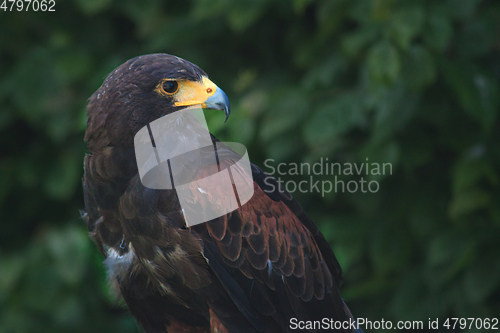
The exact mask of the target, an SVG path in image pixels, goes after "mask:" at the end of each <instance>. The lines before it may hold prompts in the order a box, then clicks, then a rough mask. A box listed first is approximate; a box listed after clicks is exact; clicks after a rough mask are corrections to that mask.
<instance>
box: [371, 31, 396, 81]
mask: <svg viewBox="0 0 500 333" xmlns="http://www.w3.org/2000/svg"><path fill="white" fill-rule="evenodd" d="M367 61H368V67H369V70H370V77H371V78H372V79H373V80H375V81H376V82H378V83H381V84H383V85H390V84H393V83H394V81H395V80H396V78H397V77H398V76H399V71H400V68H401V63H400V59H399V53H398V50H397V49H396V48H395V47H394V46H393V45H392V44H391V43H389V42H387V41H383V42H379V43H378V44H376V45H375V46H373V47H372V48H371V49H370V51H369V54H368V59H367Z"/></svg>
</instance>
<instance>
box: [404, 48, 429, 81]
mask: <svg viewBox="0 0 500 333" xmlns="http://www.w3.org/2000/svg"><path fill="white" fill-rule="evenodd" d="M402 76H403V80H404V82H405V83H406V85H407V86H408V87H409V88H411V89H413V90H420V89H421V88H424V87H426V86H427V85H429V84H430V83H432V82H433V81H434V80H435V78H436V69H435V67H434V61H433V59H432V56H431V54H430V53H429V52H428V51H427V50H426V49H425V48H423V47H421V46H413V47H411V48H410V50H409V52H408V53H407V56H406V57H405V58H404V59H403V68H402Z"/></svg>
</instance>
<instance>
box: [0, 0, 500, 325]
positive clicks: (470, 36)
mask: <svg viewBox="0 0 500 333" xmlns="http://www.w3.org/2000/svg"><path fill="white" fill-rule="evenodd" d="M55 8H56V12H52V13H42V12H33V11H27V12H3V11H0V28H1V30H2V31H3V33H2V34H0V48H1V49H0V59H1V61H0V73H1V76H0V110H1V112H0V151H1V154H0V209H1V216H0V220H1V225H2V233H0V246H1V250H0V267H1V269H0V308H1V309H2V311H0V332H9V333H10V332H135V331H137V328H136V325H135V324H134V322H133V321H132V320H131V318H129V317H128V315H127V314H126V312H125V311H124V310H122V308H121V307H119V306H118V305H116V303H115V301H114V300H113V298H112V297H110V296H109V293H108V291H107V286H106V282H105V278H104V276H105V274H104V268H103V267H102V264H101V261H102V257H101V256H100V254H99V253H98V252H97V249H96V247H95V246H94V245H93V244H91V242H90V240H89V238H88V237H87V236H86V232H85V230H84V226H83V222H82V221H81V220H80V218H79V213H78V210H79V209H81V208H82V207H83V198H82V194H81V193H82V189H81V186H80V179H81V176H82V158H83V155H84V153H85V145H84V143H83V131H84V128H85V104H86V100H87V98H88V97H89V96H90V95H91V94H92V92H93V91H95V90H96V89H97V88H98V86H99V85H100V84H101V82H102V80H103V78H104V77H105V76H106V75H107V74H108V73H109V72H110V71H111V70H112V69H113V68H115V67H116V66H117V65H119V64H121V63H122V62H124V61H125V60H127V59H129V58H131V57H134V56H136V55H139V54H145V53H153V52H167V53H171V54H175V55H178V56H181V57H183V58H186V59H188V60H190V61H192V62H194V63H196V64H198V65H199V66H201V67H202V68H203V69H205V70H206V72H207V73H209V74H210V76H211V79H213V80H214V81H215V82H216V83H217V84H218V85H219V86H221V87H222V88H223V89H224V90H225V91H226V93H227V94H228V95H229V97H230V98H231V102H232V105H233V112H232V115H231V117H230V118H229V121H228V122H227V124H225V125H224V124H223V118H224V116H223V115H219V114H215V113H214V114H212V113H210V114H207V117H208V124H209V127H210V128H211V130H212V131H213V132H214V134H216V135H217V136H218V137H219V138H220V139H222V140H227V141H237V142H241V143H244V144H245V145H247V147H248V149H249V155H250V158H251V160H252V161H253V162H254V163H257V164H260V165H261V166H263V162H264V160H265V159H266V158H272V159H274V160H275V163H274V164H273V165H274V166H276V164H277V163H279V162H295V163H300V162H305V161H308V162H313V163H314V162H317V161H319V160H320V158H322V157H323V158H326V157H328V158H329V161H330V162H339V163H342V164H343V163H364V162H366V161H367V159H368V160H369V161H370V163H371V162H375V163H392V174H386V175H383V176H376V175H370V176H368V177H366V178H367V179H368V180H377V181H378V182H379V184H380V189H379V191H378V192H377V193H361V192H359V191H358V192H356V193H349V192H344V193H342V192H338V193H330V194H328V195H326V196H324V197H322V196H321V194H318V193H306V194H302V193H299V192H296V193H294V196H295V197H297V198H298V200H299V201H300V202H301V203H302V205H303V206H304V207H305V209H306V211H307V212H308V213H309V214H310V215H311V217H312V218H313V219H314V220H315V221H316V222H317V223H318V224H319V225H320V227H321V229H322V230H323V232H324V234H325V236H326V237H327V238H328V240H329V241H331V244H332V246H333V249H334V251H335V253H336V254H337V256H338V259H339V261H340V262H341V264H342V266H343V268H344V273H345V281H346V283H345V285H344V288H343V296H344V297H345V298H346V299H347V302H348V304H349V305H350V307H351V310H352V312H353V313H354V315H355V316H356V317H365V318H369V319H370V320H380V319H381V318H385V319H386V320H387V319H390V320H393V321H396V320H423V321H424V322H427V320H428V318H438V317H440V318H445V317H446V316H449V317H483V318H484V317H494V316H497V317H498V314H499V313H500V243H499V242H498V239H499V236H500V199H499V198H500V193H499V192H500V188H499V178H498V175H499V171H500V148H499V146H498V142H499V141H500V123H499V121H498V112H499V110H500V61H499V59H500V52H499V51H500V50H499V40H498V35H499V33H500V3H498V2H496V1H480V0H446V1H431V0H407V1H394V0H350V1H347V0H296V1H277V0H275V1H273V0H258V1H255V0H252V1H229V0H190V1H167V2H165V1H160V0H149V1H141V2H139V1H132V0H124V1H111V0H92V1H83V0H81V1H75V2H69V1H60V2H59V1H56V7H55ZM266 171H270V170H266ZM281 178H282V179H283V180H285V181H287V180H291V179H296V180H297V179H298V180H302V179H306V180H307V179H309V175H303V176H298V177H295V178H294V177H290V176H286V175H285V176H282V177H281ZM318 179H323V180H330V181H335V180H334V176H330V175H329V176H324V177H320V178H318ZM339 179H342V180H344V181H346V182H347V181H349V180H356V181H359V176H357V175H339Z"/></svg>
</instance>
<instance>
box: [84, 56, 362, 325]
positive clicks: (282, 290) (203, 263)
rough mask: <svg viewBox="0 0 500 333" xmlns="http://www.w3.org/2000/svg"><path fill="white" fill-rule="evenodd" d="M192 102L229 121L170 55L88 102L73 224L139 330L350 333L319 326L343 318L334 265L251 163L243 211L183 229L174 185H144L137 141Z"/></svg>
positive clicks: (219, 100) (125, 74)
mask: <svg viewBox="0 0 500 333" xmlns="http://www.w3.org/2000/svg"><path fill="white" fill-rule="evenodd" d="M190 105H191V106H192V105H200V106H201V107H203V108H208V109H217V110H222V111H224V112H225V113H226V115H227V116H228V115H229V113H230V109H229V101H228V99H227V96H226V95H225V94H224V93H223V91H222V90H220V88H218V87H217V86H216V85H215V84H214V83H212V81H210V80H209V79H208V76H207V74H206V73H205V72H204V71H203V70H202V69H200V68H199V67H198V66H196V65H194V64H192V63H190V62H188V61H186V60H183V59H181V58H178V57H175V56H172V55H168V54H150V55H143V56H139V57H136V58H133V59H130V60H129V61H127V62H125V63H124V64H122V65H121V66H119V67H118V68H116V69H115V70H114V71H113V72H112V73H111V74H109V76H108V77H107V78H106V79H105V81H104V83H103V84H102V86H101V87H100V88H99V89H98V90H97V91H96V92H95V93H94V94H93V95H92V96H91V97H90V99H89V102H88V105H87V117H88V119H87V129H86V133H85V141H86V142H87V147H88V149H89V151H90V153H89V154H88V155H86V156H85V162H84V169H85V172H84V177H83V189H84V198H85V211H84V212H82V216H83V218H84V221H85V223H86V224H87V227H88V230H89V232H90V234H91V237H92V239H93V240H94V242H95V243H96V244H97V246H98V248H99V250H100V251H101V252H102V254H103V255H104V257H105V258H106V259H105V265H106V266H107V268H108V275H109V279H110V281H111V286H112V287H113V288H114V289H115V290H116V292H117V293H118V294H119V296H120V297H122V298H123V299H124V301H125V303H126V305H127V307H128V309H129V310H130V313H131V314H132V315H133V316H134V317H135V319H136V321H137V322H138V323H139V325H140V326H142V328H143V329H144V331H145V332H147V333H160V332H169V333H177V332H178V333H180V332H183V333H202V332H218V333H236V332H237V333H240V332H241V333H251V332H268V333H279V332H315V331H318V332H334V331H335V332H358V331H357V330H356V329H353V328H352V326H348V325H344V326H343V327H344V328H340V329H333V328H332V327H333V325H331V326H328V327H325V326H322V327H320V328H318V326H317V324H318V323H319V322H321V323H322V324H325V322H328V323H330V324H331V323H332V322H339V323H344V322H349V321H352V316H351V314H350V312H349V310H348V308H347V307H346V305H345V304H344V301H343V300H342V298H341V297H340V295H339V286H340V284H341V282H342V277H341V275H342V272H341V268H340V266H339V263H338V262H337V259H336V258H335V255H334V254H333V252H332V250H331V248H330V246H329V244H328V243H327V241H326V240H325V238H324V237H323V235H322V234H321V232H320V231H319V230H318V228H317V226H316V225H315V224H314V222H313V221H312V220H311V219H310V218H309V217H308V216H307V214H306V213H305V212H304V210H303V209H302V207H301V206H300V205H299V203H297V201H295V200H294V199H293V197H292V196H291V195H290V193H288V192H287V191H286V190H285V189H283V187H281V186H280V185H279V183H278V182H277V181H276V179H274V178H273V177H271V176H270V175H267V174H266V173H265V172H263V171H262V170H261V169H260V168H259V167H257V166H256V165H253V164H252V165H251V171H252V176H253V187H254V194H253V197H252V198H251V199H250V200H249V201H248V202H247V203H245V204H244V205H241V206H240V207H239V208H238V209H236V210H235V211H232V212H230V213H229V214H226V215H224V216H221V217H219V218H216V219H213V220H210V221H208V222H206V223H202V224H198V225H194V226H191V227H189V226H187V225H186V221H185V218H184V215H183V212H182V209H181V207H180V205H179V200H178V197H177V194H176V190H175V189H165V190H158V189H151V188H148V187H145V186H144V185H143V184H142V183H141V180H140V178H139V175H138V166H137V163H136V158H135V152H134V135H135V134H136V133H137V132H138V131H139V130H140V129H141V128H143V127H144V126H146V125H147V124H149V123H150V122H152V121H154V120H156V119H159V118H160V117H162V116H165V115H169V114H171V113H173V112H176V111H179V110H182V109H184V108H186V107H188V106H190ZM211 138H212V140H213V141H214V142H217V139H216V138H215V137H213V136H212V137H211ZM183 140H190V138H189V137H188V136H186V135H184V138H183ZM193 140H194V138H193ZM219 153H223V152H219ZM312 324H315V325H316V326H313V325H312Z"/></svg>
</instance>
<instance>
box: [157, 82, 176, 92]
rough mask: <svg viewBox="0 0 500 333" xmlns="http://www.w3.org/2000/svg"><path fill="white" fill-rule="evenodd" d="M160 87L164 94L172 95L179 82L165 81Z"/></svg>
mask: <svg viewBox="0 0 500 333" xmlns="http://www.w3.org/2000/svg"><path fill="white" fill-rule="evenodd" d="M161 87H162V90H163V92H164V93H165V94H167V95H173V94H175V93H176V92H177V91H178V90H179V83H177V81H165V82H163V85H162V86H161Z"/></svg>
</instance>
